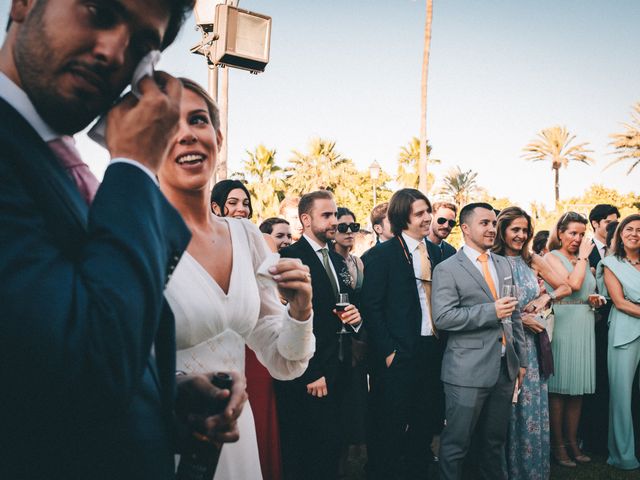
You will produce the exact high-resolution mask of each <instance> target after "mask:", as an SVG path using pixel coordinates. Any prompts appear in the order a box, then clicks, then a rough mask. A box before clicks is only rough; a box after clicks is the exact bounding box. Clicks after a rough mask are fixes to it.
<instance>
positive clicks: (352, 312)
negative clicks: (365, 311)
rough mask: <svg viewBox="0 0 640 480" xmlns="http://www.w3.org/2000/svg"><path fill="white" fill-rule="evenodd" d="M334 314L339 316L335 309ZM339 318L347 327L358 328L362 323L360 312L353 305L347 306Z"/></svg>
mask: <svg viewBox="0 0 640 480" xmlns="http://www.w3.org/2000/svg"><path fill="white" fill-rule="evenodd" d="M333 313H334V314H336V315H338V312H337V311H336V310H335V309H334V310H333ZM339 316H340V320H342V323H346V324H347V325H353V326H357V325H359V324H360V322H362V317H361V316H360V311H359V310H358V309H357V308H356V306H355V305H352V304H349V305H347V306H346V307H345V309H344V310H343V311H342V312H340V315H339Z"/></svg>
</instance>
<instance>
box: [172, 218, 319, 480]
mask: <svg viewBox="0 0 640 480" xmlns="http://www.w3.org/2000/svg"><path fill="white" fill-rule="evenodd" d="M224 221H226V222H227V224H228V226H229V231H230V233H231V244H232V247H233V267H232V271H231V279H230V282H229V291H228V293H227V294H225V293H224V291H223V290H222V289H221V288H220V286H219V285H218V284H217V283H216V282H215V280H214V279H213V278H212V277H211V276H210V275H209V274H208V273H207V271H206V270H205V269H204V268H203V267H202V266H201V265H200V264H199V263H198V262H197V261H196V260H195V259H194V258H193V257H192V256H191V255H189V253H188V252H185V253H184V255H183V256H182V259H181V260H180V262H179V263H178V265H177V267H176V269H175V271H174V272H173V276H172V277H171V280H170V281H169V284H168V285H167V289H166V291H165V297H166V298H167V300H168V302H169V305H170V306H171V309H172V310H173V313H174V316H175V322H176V346H177V350H178V352H177V362H176V363H177V365H176V368H177V369H178V370H183V371H185V372H187V373H204V372H212V371H214V372H215V371H229V370H237V371H240V372H244V346H245V343H246V344H247V345H248V346H249V347H250V348H251V349H252V350H253V351H254V352H255V353H256V356H257V357H258V359H259V360H260V362H261V363H262V364H263V365H265V366H266V367H267V369H268V370H269V373H271V375H272V376H273V377H274V378H277V379H279V380H291V379H293V378H296V377H299V376H300V375H302V373H304V371H305V369H306V368H307V364H308V362H309V359H310V358H311V357H312V355H313V352H314V349H315V338H314V336H313V331H312V319H309V320H308V321H305V322H299V321H296V320H293V319H292V318H291V317H290V316H289V315H288V312H287V310H286V307H284V306H283V305H282V304H281V303H280V300H279V297H278V294H277V289H276V287H275V284H274V283H273V282H270V283H266V282H262V281H261V282H258V281H257V280H256V272H257V271H258V269H259V268H260V266H261V265H262V264H263V262H265V260H266V259H267V258H268V257H269V256H271V255H273V254H272V253H271V252H270V251H269V249H268V247H267V244H266V242H265V241H264V239H263V237H262V234H261V233H260V231H259V230H258V229H257V228H256V227H255V225H253V224H252V223H250V222H249V221H248V220H236V219H229V218H224ZM238 425H239V430H240V440H239V441H238V442H236V443H229V444H225V445H224V447H223V448H222V453H221V455H220V460H219V463H218V468H217V470H216V475H215V480H245V479H246V480H256V479H262V473H261V471H260V461H259V457H258V444H257V441H256V432H255V424H254V420H253V413H252V411H251V406H250V405H249V402H247V405H246V406H245V408H244V410H243V411H242V414H241V415H240V418H239V421H238Z"/></svg>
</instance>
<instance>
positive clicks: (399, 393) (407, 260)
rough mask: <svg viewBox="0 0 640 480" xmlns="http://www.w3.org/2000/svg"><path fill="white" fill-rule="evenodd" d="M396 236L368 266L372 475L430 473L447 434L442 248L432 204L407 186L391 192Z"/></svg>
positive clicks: (365, 285)
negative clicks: (438, 274) (434, 309)
mask: <svg viewBox="0 0 640 480" xmlns="http://www.w3.org/2000/svg"><path fill="white" fill-rule="evenodd" d="M388 216H389V222H390V223H391V229H392V231H393V233H394V234H395V236H394V237H393V238H392V239H390V240H388V241H386V242H385V243H383V244H381V245H378V246H377V247H376V248H375V254H373V255H372V256H371V258H370V260H369V261H368V263H367V264H366V266H365V274H364V283H363V287H362V310H363V315H364V318H365V319H366V322H367V332H368V335H369V341H370V345H371V346H372V347H373V348H372V352H371V356H372V358H371V360H370V362H371V364H372V374H371V378H370V385H371V394H370V412H369V414H370V417H371V427H370V430H371V431H370V432H369V443H368V452H369V464H368V465H367V470H368V472H367V473H368V477H369V478H375V479H395V478H402V479H404V478H406V479H420V478H427V474H428V470H429V461H430V459H431V458H432V454H431V442H432V439H433V436H434V435H436V434H439V433H440V430H441V429H442V422H443V409H444V398H443V393H442V382H441V381H440V367H441V361H442V346H441V343H440V341H439V339H438V337H437V332H436V330H435V328H434V326H433V322H432V317H431V297H430V293H431V271H433V269H434V268H435V266H436V264H437V262H438V261H439V259H440V252H439V249H438V248H437V247H436V246H435V245H433V244H432V243H430V242H427V240H426V236H427V234H428V232H429V225H430V222H431V203H430V202H429V200H428V199H427V197H426V196H425V195H424V194H422V193H421V192H420V191H418V190H415V189H411V188H405V189H402V190H399V191H397V192H396V193H394V195H393V196H392V197H391V201H390V202H389V210H388Z"/></svg>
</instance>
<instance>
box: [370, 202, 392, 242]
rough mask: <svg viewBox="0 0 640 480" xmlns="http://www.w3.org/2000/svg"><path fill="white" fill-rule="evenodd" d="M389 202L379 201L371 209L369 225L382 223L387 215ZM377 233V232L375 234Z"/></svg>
mask: <svg viewBox="0 0 640 480" xmlns="http://www.w3.org/2000/svg"><path fill="white" fill-rule="evenodd" d="M388 209H389V202H384V203H379V204H378V205H376V206H375V207H373V210H371V226H372V227H373V226H374V225H382V221H383V220H384V219H385V217H386V216H387V210H388ZM376 235H377V234H376Z"/></svg>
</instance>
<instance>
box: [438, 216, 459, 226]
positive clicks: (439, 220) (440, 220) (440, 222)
mask: <svg viewBox="0 0 640 480" xmlns="http://www.w3.org/2000/svg"><path fill="white" fill-rule="evenodd" d="M436 222H438V225H444V224H445V223H448V224H449V228H453V227H455V226H456V221H455V220H447V219H446V218H444V217H439V218H438V219H437V220H436Z"/></svg>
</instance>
